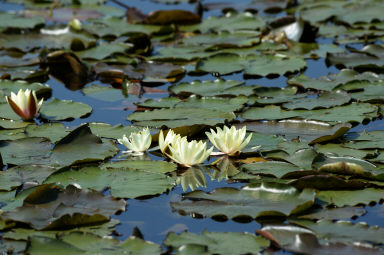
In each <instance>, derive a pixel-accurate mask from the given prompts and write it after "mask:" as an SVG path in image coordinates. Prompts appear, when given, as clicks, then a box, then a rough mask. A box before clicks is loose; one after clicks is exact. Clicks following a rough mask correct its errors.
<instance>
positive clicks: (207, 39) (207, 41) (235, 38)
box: [183, 31, 260, 49]
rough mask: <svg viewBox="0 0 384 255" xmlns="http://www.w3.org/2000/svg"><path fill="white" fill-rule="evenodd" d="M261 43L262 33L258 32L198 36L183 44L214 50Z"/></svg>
mask: <svg viewBox="0 0 384 255" xmlns="http://www.w3.org/2000/svg"><path fill="white" fill-rule="evenodd" d="M259 42H260V32H256V31H237V32H233V33H229V32H226V31H221V32H219V33H216V34H214V33H210V34H196V35H193V36H190V37H188V38H184V40H183V43H184V44H185V45H188V46H196V45H204V46H207V47H208V46H210V47H211V48H214V49H220V48H228V47H232V48H236V47H246V46H252V45H254V44H257V43H259Z"/></svg>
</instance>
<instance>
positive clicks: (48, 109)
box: [40, 98, 92, 120]
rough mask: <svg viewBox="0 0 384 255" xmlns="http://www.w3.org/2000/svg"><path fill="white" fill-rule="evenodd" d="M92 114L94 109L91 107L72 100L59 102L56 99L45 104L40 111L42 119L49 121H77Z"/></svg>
mask: <svg viewBox="0 0 384 255" xmlns="http://www.w3.org/2000/svg"><path fill="white" fill-rule="evenodd" d="M91 112H92V108H91V107H90V106H89V105H86V104H84V103H78V102H73V101H71V100H58V99H56V98H53V99H52V100H51V101H49V102H45V103H44V104H43V106H42V107H41V110H40V113H41V115H42V117H43V118H45V119H49V120H65V119H70V118H75V119H76V118H80V117H83V116H85V115H87V114H90V113H91Z"/></svg>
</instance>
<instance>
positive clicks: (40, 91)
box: [0, 79, 52, 97]
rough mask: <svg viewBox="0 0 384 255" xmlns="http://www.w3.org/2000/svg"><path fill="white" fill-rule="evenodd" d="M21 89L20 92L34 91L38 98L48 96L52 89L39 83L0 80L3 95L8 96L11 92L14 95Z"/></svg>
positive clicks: (0, 89)
mask: <svg viewBox="0 0 384 255" xmlns="http://www.w3.org/2000/svg"><path fill="white" fill-rule="evenodd" d="M20 89H22V90H26V89H29V90H34V91H35V92H36V95H37V96H38V97H41V96H43V95H50V94H51V91H52V89H51V88H50V87H49V86H48V85H46V84H41V83H37V82H35V83H28V82H25V81H11V80H1V79H0V91H1V92H2V93H3V94H4V95H10V94H11V92H13V93H16V94H17V92H18V91H19V90H20Z"/></svg>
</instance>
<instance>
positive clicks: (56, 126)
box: [25, 123, 69, 143]
mask: <svg viewBox="0 0 384 255" xmlns="http://www.w3.org/2000/svg"><path fill="white" fill-rule="evenodd" d="M25 133H26V135H27V136H29V137H46V138H48V139H49V140H51V142H52V143H56V142H57V141H59V140H60V139H62V138H63V137H64V136H66V135H67V134H68V133H69V130H68V128H66V127H65V126H64V125H63V124H61V123H45V124H42V125H40V126H37V125H29V126H27V127H26V128H25Z"/></svg>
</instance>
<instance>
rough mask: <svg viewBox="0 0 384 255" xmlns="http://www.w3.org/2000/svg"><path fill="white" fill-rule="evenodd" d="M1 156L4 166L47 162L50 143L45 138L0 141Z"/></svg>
mask: <svg viewBox="0 0 384 255" xmlns="http://www.w3.org/2000/svg"><path fill="white" fill-rule="evenodd" d="M0 148H1V156H2V157H3V161H4V163H5V164H12V165H28V164H37V165H40V164H45V163H48V162H49V152H50V150H51V142H50V141H49V140H48V139H46V138H23V139H19V140H15V141H0Z"/></svg>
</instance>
